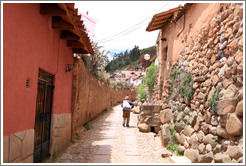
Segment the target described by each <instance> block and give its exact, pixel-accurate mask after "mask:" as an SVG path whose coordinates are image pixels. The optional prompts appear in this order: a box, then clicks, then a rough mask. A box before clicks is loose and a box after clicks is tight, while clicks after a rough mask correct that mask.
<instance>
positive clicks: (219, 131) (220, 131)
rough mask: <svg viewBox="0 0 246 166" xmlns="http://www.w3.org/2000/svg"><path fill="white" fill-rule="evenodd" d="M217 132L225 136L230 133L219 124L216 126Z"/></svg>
mask: <svg viewBox="0 0 246 166" xmlns="http://www.w3.org/2000/svg"><path fill="white" fill-rule="evenodd" d="M216 133H217V134H218V135H219V136H221V137H223V138H228V137H229V135H228V133H227V132H226V129H224V128H222V127H221V126H218V127H217V128H216Z"/></svg>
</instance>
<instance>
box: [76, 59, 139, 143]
mask: <svg viewBox="0 0 246 166" xmlns="http://www.w3.org/2000/svg"><path fill="white" fill-rule="evenodd" d="M73 72H74V75H73V89H72V90H73V97H72V137H73V139H75V138H76V132H77V129H78V128H79V127H81V126H82V125H84V124H86V123H87V122H88V121H90V120H92V119H93V118H95V116H97V115H98V114H100V113H101V112H103V111H104V110H106V109H108V108H109V107H111V106H112V105H114V104H116V103H118V102H121V101H123V99H124V98H125V96H126V95H128V96H129V97H130V100H135V98H136V91H135V90H132V91H131V90H123V89H118V90H116V89H113V88H111V87H109V86H108V85H106V84H105V83H103V82H101V81H99V80H98V79H96V78H95V77H94V76H92V75H91V74H90V73H89V71H88V70H87V68H86V67H85V66H84V63H83V62H82V60H78V59H76V60H75V66H74V69H73Z"/></svg>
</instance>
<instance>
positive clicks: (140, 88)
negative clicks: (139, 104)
mask: <svg viewBox="0 0 246 166" xmlns="http://www.w3.org/2000/svg"><path fill="white" fill-rule="evenodd" d="M136 91H137V93H138V94H139V100H140V101H142V100H143V99H146V97H147V91H146V90H145V89H144V85H143V84H140V85H138V87H137V89H136Z"/></svg>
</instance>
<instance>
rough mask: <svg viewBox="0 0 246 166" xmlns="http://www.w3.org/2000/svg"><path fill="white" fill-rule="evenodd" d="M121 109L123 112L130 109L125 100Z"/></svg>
mask: <svg viewBox="0 0 246 166" xmlns="http://www.w3.org/2000/svg"><path fill="white" fill-rule="evenodd" d="M122 107H123V110H130V109H131V108H132V107H131V105H130V104H129V103H128V102H127V101H126V100H124V101H123V104H122Z"/></svg>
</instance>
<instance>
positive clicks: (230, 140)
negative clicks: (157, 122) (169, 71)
mask: <svg viewBox="0 0 246 166" xmlns="http://www.w3.org/2000/svg"><path fill="white" fill-rule="evenodd" d="M242 19H243V4H230V3H228V4H221V5H220V13H219V14H218V15H215V17H214V18H213V19H212V20H211V21H210V23H209V24H208V25H207V26H206V27H204V28H203V29H201V31H200V32H199V35H198V36H197V38H196V40H195V41H194V42H193V43H191V44H189V45H188V44H187V46H186V48H185V49H184V50H183V51H182V52H181V53H180V54H179V61H178V62H176V63H175V64H174V65H173V69H174V70H176V71H177V77H176V79H177V80H175V81H171V80H170V77H169V79H166V80H165V82H166V84H165V85H164V89H163V93H162V99H161V101H158V100H157V99H158V92H157V91H156V92H154V94H155V97H154V100H155V102H157V101H158V102H159V103H160V102H162V103H163V104H162V108H163V110H162V111H161V114H160V116H161V117H160V118H161V122H162V123H163V124H164V125H165V126H162V127H161V129H163V130H162V132H161V134H162V139H164V138H169V139H170V138H172V136H171V135H170V132H166V130H164V129H166V128H167V125H169V126H170V125H172V126H174V129H175V132H176V134H175V135H174V137H173V139H174V140H173V141H175V142H177V143H178V144H179V147H178V151H179V153H181V154H183V155H184V156H186V157H188V158H189V159H190V160H191V161H192V162H200V163H205V162H212V163H221V162H223V163H230V162H235V163H237V162H240V163H242V162H243V21H242ZM182 73H190V74H191V77H192V80H193V81H194V82H192V83H190V85H191V86H192V89H193V92H194V95H193V96H192V98H191V100H190V101H189V100H187V99H186V98H185V97H184V96H183V94H182V93H180V89H179V85H180V82H182V80H183V79H184V75H182ZM176 82H177V84H176ZM171 89H172V90H171ZM216 95H218V96H217V97H218V101H217V100H216ZM211 99H212V100H211ZM169 139H168V140H163V142H165V143H166V144H165V146H166V147H167V146H169V145H170V144H171V143H172V141H170V140H169Z"/></svg>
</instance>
